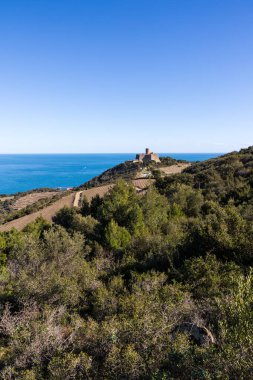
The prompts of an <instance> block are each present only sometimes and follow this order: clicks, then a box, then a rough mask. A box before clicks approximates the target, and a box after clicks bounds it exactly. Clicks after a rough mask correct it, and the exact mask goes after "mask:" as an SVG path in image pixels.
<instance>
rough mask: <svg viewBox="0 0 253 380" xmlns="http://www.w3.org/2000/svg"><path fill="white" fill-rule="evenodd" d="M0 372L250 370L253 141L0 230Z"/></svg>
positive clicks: (137, 375)
mask: <svg viewBox="0 0 253 380" xmlns="http://www.w3.org/2000/svg"><path fill="white" fill-rule="evenodd" d="M0 263H1V266H0V277H1V281H0V297H1V309H0V371H1V378H2V379H4V380H7V379H8V380H9V379H10V380H11V379H20V380H21V379H22V380H28V379H29V380H30V379H31V380H42V379H49V380H62V379H108V380H109V379H152V380H172V379H182V380H188V379H198V380H199V379H205V380H210V379H227V380H228V379H251V378H252V371H253V359H252V358H253V306H252V305H253V272H252V270H251V267H252V265H253V148H252V147H251V148H248V149H245V150H242V151H240V152H234V153H231V154H228V155H225V156H223V157H219V158H216V159H211V160H208V161H206V162H202V163H196V164H194V165H192V166H191V167H189V168H187V169H185V171H184V172H183V173H181V174H176V175H172V176H170V177H164V178H161V177H160V176H159V175H157V178H156V181H155V184H154V185H153V186H152V187H150V188H149V189H148V190H147V191H146V192H145V193H144V194H143V195H142V196H140V195H137V194H136V191H135V189H134V187H133V186H132V185H131V184H129V183H127V182H125V181H124V180H122V179H120V180H119V181H118V182H117V183H116V185H115V186H114V187H113V188H112V189H111V190H110V191H109V192H108V193H107V194H106V195H105V196H104V198H100V197H99V196H96V197H95V198H93V199H92V201H91V202H88V201H87V200H86V199H83V203H82V207H81V208H80V209H77V208H67V207H65V208H63V209H61V210H60V211H59V212H58V213H57V214H56V215H55V217H54V223H53V224H49V223H48V222H46V221H44V220H43V219H41V218H39V219H37V220H36V221H35V222H33V223H31V224H29V225H28V226H26V228H25V229H24V230H23V231H22V232H18V231H16V230H14V229H13V230H11V231H9V232H3V233H1V234H0Z"/></svg>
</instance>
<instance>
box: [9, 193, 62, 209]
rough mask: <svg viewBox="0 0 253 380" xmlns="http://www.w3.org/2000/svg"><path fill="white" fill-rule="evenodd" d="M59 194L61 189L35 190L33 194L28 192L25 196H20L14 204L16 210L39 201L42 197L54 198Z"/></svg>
mask: <svg viewBox="0 0 253 380" xmlns="http://www.w3.org/2000/svg"><path fill="white" fill-rule="evenodd" d="M57 194H59V191H44V192H43V191H42V192H38V193H36V192H34V193H31V194H26V195H24V196H23V197H20V198H18V199H17V200H16V201H15V202H14V203H13V205H12V208H13V209H14V210H21V209H22V208H25V207H27V206H30V205H32V204H33V203H35V202H37V201H39V200H40V199H46V198H52V197H53V196H54V195H57Z"/></svg>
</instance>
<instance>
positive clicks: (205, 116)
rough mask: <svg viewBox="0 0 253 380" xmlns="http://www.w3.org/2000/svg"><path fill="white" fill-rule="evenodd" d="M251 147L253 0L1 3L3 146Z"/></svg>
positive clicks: (5, 149) (14, 149)
mask: <svg viewBox="0 0 253 380" xmlns="http://www.w3.org/2000/svg"><path fill="white" fill-rule="evenodd" d="M249 145H253V1H252V0H0V153H18V152H20V153H25V152H28V153H30V152H44V153H51V152H74V153H75V152H80V153H82V152H83V153H86V152H137V151H142V150H143V149H144V148H145V146H150V147H151V148H152V149H153V150H155V151H158V152H226V151H230V150H235V149H239V148H240V147H246V146H249Z"/></svg>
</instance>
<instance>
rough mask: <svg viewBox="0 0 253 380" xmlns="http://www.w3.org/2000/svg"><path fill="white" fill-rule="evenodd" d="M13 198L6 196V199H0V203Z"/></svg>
mask: <svg viewBox="0 0 253 380" xmlns="http://www.w3.org/2000/svg"><path fill="white" fill-rule="evenodd" d="M13 198H14V197H13V195H12V196H10V197H8V196H6V197H0V201H1V202H4V201H10V200H11V199H13Z"/></svg>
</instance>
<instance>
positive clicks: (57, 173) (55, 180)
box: [0, 153, 223, 195]
mask: <svg viewBox="0 0 253 380" xmlns="http://www.w3.org/2000/svg"><path fill="white" fill-rule="evenodd" d="M221 154H223V153H159V155H160V156H171V157H173V158H175V159H177V160H180V159H182V160H186V161H189V162H196V161H205V160H207V159H209V158H214V157H217V156H220V155H221ZM134 158H135V153H82V154H78V153H73V154H71V153H59V154H58V153H55V154H51V153H46V154H41V153H37V154H0V194H3V195H13V194H16V193H18V192H25V191H31V190H32V189H34V190H37V189H41V188H50V189H52V190H55V189H60V188H62V189H68V188H71V187H77V186H80V185H81V184H82V183H84V182H87V181H89V180H90V179H92V178H94V177H96V176H98V175H100V174H101V173H102V172H104V171H105V170H107V169H110V168H112V167H113V166H115V165H117V164H119V163H122V162H124V161H127V160H132V159H134Z"/></svg>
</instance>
